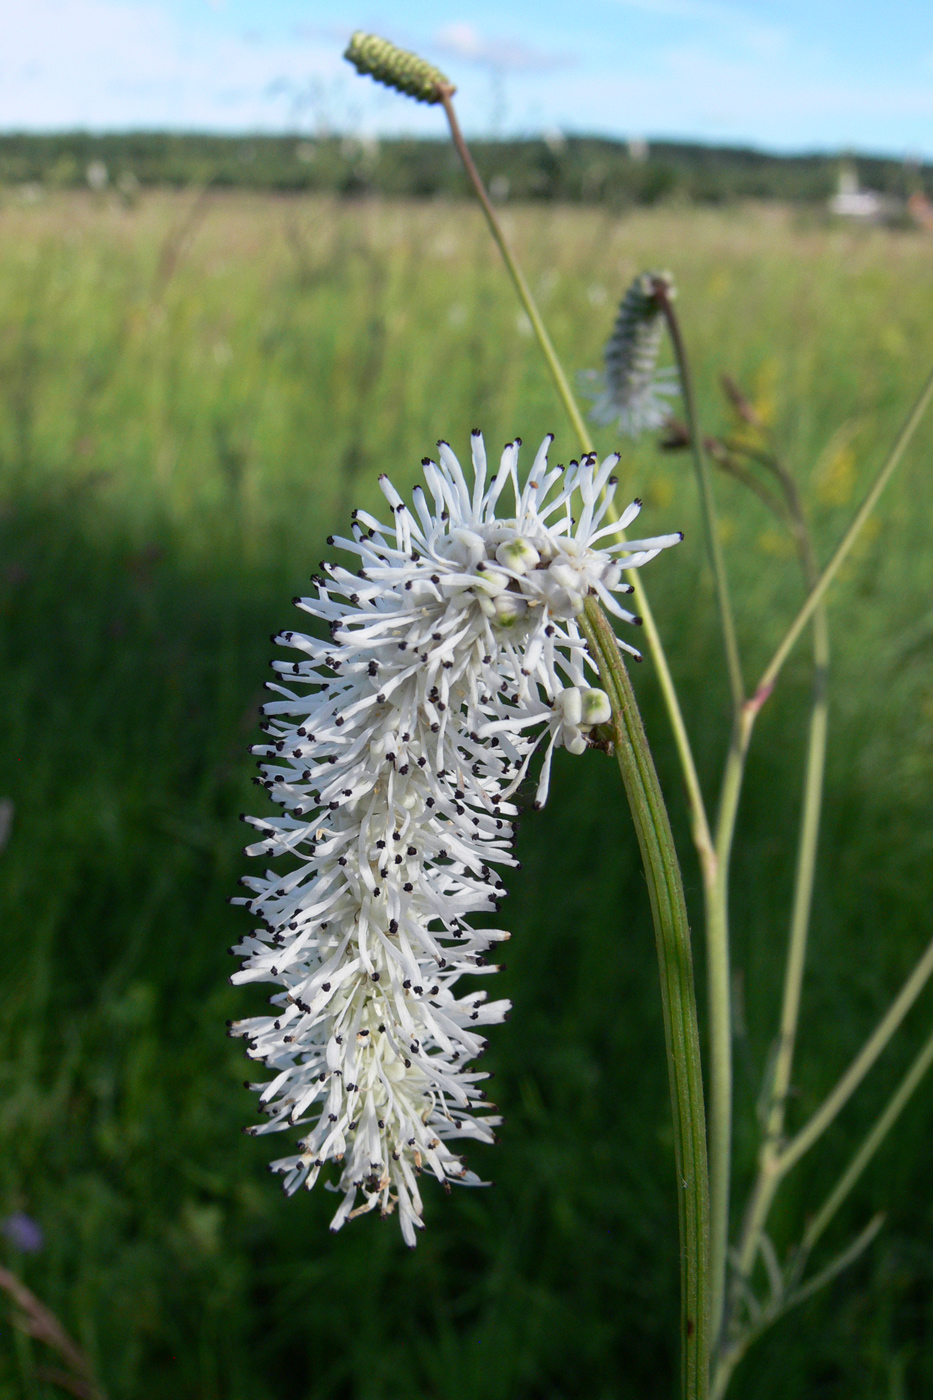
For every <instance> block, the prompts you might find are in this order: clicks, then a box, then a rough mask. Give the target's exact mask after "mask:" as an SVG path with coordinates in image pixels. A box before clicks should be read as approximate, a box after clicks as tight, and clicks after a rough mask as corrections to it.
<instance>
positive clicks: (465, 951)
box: [231, 433, 681, 1245]
mask: <svg viewBox="0 0 933 1400" xmlns="http://www.w3.org/2000/svg"><path fill="white" fill-rule="evenodd" d="M551 442H552V438H551V437H547V438H545V440H544V442H543V443H542V445H541V448H540V449H539V451H538V453H537V456H536V457H535V459H534V463H533V465H532V468H531V471H530V473H529V475H528V478H527V480H526V481H525V483H524V485H523V486H522V485H520V483H519V478H518V450H519V446H520V444H519V442H518V441H516V442H513V443H509V445H508V446H507V447H506V448H505V450H504V452H503V453H502V458H501V461H500V464H499V467H498V470H497V471H496V472H495V474H494V476H492V478H491V479H487V469H486V455H485V450H484V447H483V440H482V437H481V436H480V435H479V433H474V434H473V439H472V447H473V454H472V455H473V481H472V484H468V482H467V480H466V477H465V475H464V473H463V470H462V469H461V466H460V463H459V462H458V461H457V459H456V457H455V456H454V454H453V452H452V451H451V449H450V448H449V447H448V445H447V444H446V443H443V442H442V443H440V444H439V454H438V455H439V461H438V462H436V463H435V462H433V461H431V460H430V459H427V458H426V459H425V461H424V463H423V469H424V481H425V487H426V488H427V489H426V490H425V488H424V487H421V486H418V487H416V489H415V492H414V510H410V509H409V508H408V506H407V505H406V504H405V502H404V501H403V500H402V498H401V496H399V494H398V492H397V491H396V490H395V489H394V487H393V486H392V485H391V483H390V482H389V481H388V480H387V478H385V477H382V478H381V486H382V490H383V493H384V495H385V497H386V499H387V501H388V502H389V505H390V507H391V509H392V512H393V515H394V528H393V529H391V530H390V529H386V528H385V527H384V526H383V525H381V524H380V523H379V522H378V521H377V520H375V519H373V518H372V517H371V516H369V515H367V514H366V513H365V512H363V511H356V512H355V513H354V523H353V537H352V539H347V540H344V539H340V540H334V539H331V540H329V541H328V543H330V544H333V545H336V546H338V547H339V548H341V549H343V550H345V551H347V552H348V553H350V554H353V555H356V556H357V558H358V561H359V564H360V568H359V570H358V572H357V573H354V572H351V570H349V569H347V568H344V567H342V566H341V565H338V564H322V566H321V567H322V569H323V576H321V577H316V578H315V580H314V582H315V583H316V585H317V597H316V598H296V599H295V602H296V604H297V606H298V607H299V608H301V609H302V610H303V611H304V612H306V613H308V614H309V615H310V616H311V617H312V618H315V619H317V620H318V621H319V622H323V623H324V624H325V625H326V627H327V628H329V630H330V640H329V641H322V640H320V639H319V638H318V637H316V636H312V635H307V634H305V633H301V632H292V631H289V632H284V633H283V634H281V635H280V636H277V637H275V638H273V641H274V642H275V643H276V644H277V645H280V646H287V647H291V648H292V649H293V650H294V651H295V652H297V654H298V658H299V659H298V660H295V661H281V660H276V661H273V662H272V666H273V668H274V670H276V671H277V672H278V673H279V679H280V681H281V684H271V683H270V685H269V688H270V689H271V690H272V691H274V692H275V695H276V698H275V699H273V700H271V701H270V702H269V703H268V704H266V705H265V706H264V707H263V708H264V713H265V715H266V716H267V719H266V720H265V721H264V723H263V728H264V729H265V730H266V732H267V734H268V742H267V743H265V744H260V745H257V746H256V748H255V749H254V750H253V751H254V753H257V754H259V755H260V756H261V760H262V761H261V762H260V764H259V767H260V770H261V777H260V778H258V779H257V782H259V783H260V784H261V785H262V786H263V787H264V788H265V789H266V790H267V791H268V793H269V795H270V797H271V798H272V800H273V801H274V802H276V803H277V804H278V805H279V806H280V807H282V809H283V811H282V814H281V815H280V816H270V817H244V818H243V820H244V821H246V822H248V823H249V824H250V825H251V826H253V827H254V828H255V829H256V830H257V832H258V833H259V836H260V839H259V840H258V841H257V842H256V843H255V844H254V845H252V846H248V847H247V854H248V855H252V856H259V855H266V856H269V857H277V856H287V857H289V858H290V867H291V868H290V869H289V870H288V871H287V873H284V874H282V873H277V872H276V871H274V870H267V871H266V872H265V874H264V875H262V876H255V877H250V878H245V879H244V880H243V881H242V884H244V885H245V886H246V887H247V889H248V890H249V891H250V893H249V895H247V896H243V897H241V898H239V899H236V900H234V901H233V902H234V903H240V904H245V905H246V906H247V908H248V909H249V910H250V912H251V913H252V914H253V915H254V916H255V917H256V918H257V919H258V921H259V925H260V926H259V927H258V928H256V929H254V930H253V932H252V933H251V934H249V935H248V936H247V937H245V938H244V939H243V940H242V942H241V943H240V944H239V945H237V947H235V948H234V949H233V950H232V951H233V952H235V953H238V954H240V955H241V956H242V957H243V960H244V961H243V967H242V970H241V971H240V972H238V973H236V974H235V975H234V976H233V978H232V979H231V980H232V981H233V982H234V983H237V984H239V983H244V982H271V983H273V984H274V985H276V986H277V987H279V988H280V990H279V991H277V992H276V993H275V994H274V995H273V996H272V998H271V1002H272V1006H273V1008H274V1010H273V1013H272V1014H271V1015H269V1016H257V1017H252V1018H250V1019H248V1020H243V1021H237V1022H234V1023H232V1024H231V1034H232V1035H240V1036H245V1037H246V1038H247V1040H248V1047H247V1053H248V1055H249V1056H250V1057H251V1058H252V1059H255V1060H261V1061H263V1062H264V1063H265V1065H266V1066H267V1067H268V1068H269V1069H270V1070H271V1071H273V1073H274V1078H272V1079H271V1080H269V1081H268V1082H266V1083H260V1084H256V1085H253V1086H251V1087H253V1088H255V1089H256V1090H258V1091H259V1093H260V1103H261V1106H262V1109H263V1112H264V1113H265V1114H266V1115H267V1121H266V1122H264V1123H263V1124H261V1125H260V1126H258V1127H255V1128H251V1129H249V1130H248V1131H250V1132H253V1133H266V1132H275V1131H278V1130H280V1129H285V1128H289V1127H291V1126H293V1125H295V1126H301V1127H302V1129H303V1136H302V1139H301V1140H300V1141H299V1142H298V1144H297V1148H298V1150H297V1152H295V1153H294V1154H293V1155H291V1156H287V1157H283V1158H280V1159H279V1160H278V1161H275V1162H273V1163H272V1164H271V1167H272V1170H273V1171H276V1172H281V1173H282V1174H283V1176H284V1183H283V1184H284V1187H285V1190H286V1191H287V1192H288V1193H289V1194H291V1192H293V1191H295V1190H296V1189H297V1188H298V1187H299V1186H302V1185H304V1186H307V1187H311V1186H312V1185H313V1184H314V1182H315V1181H316V1180H317V1177H318V1175H319V1173H320V1171H321V1169H322V1167H323V1166H324V1165H325V1163H326V1162H328V1161H333V1162H335V1163H337V1164H338V1167H339V1180H338V1181H337V1183H336V1187H335V1188H334V1189H336V1190H338V1191H340V1192H342V1193H343V1200H342V1202H341V1204H340V1207H339V1209H338V1210H337V1213H336V1215H335V1216H334V1219H333V1222H332V1225H331V1228H332V1229H334V1230H337V1229H339V1228H340V1227H341V1225H343V1223H344V1221H345V1220H347V1219H349V1218H351V1217H352V1216H354V1215H358V1214H361V1213H362V1212H364V1211H368V1210H372V1209H373V1208H378V1209H379V1210H380V1212H381V1213H382V1214H383V1215H388V1214H389V1213H391V1212H392V1211H393V1210H394V1209H395V1208H396V1207H397V1208H398V1212H399V1218H400V1223H401V1227H402V1234H403V1236H404V1238H405V1241H406V1243H407V1244H409V1245H414V1243H415V1230H416V1228H419V1227H421V1225H422V1223H423V1222H422V1202H421V1197H420V1194H419V1190H418V1176H419V1175H420V1173H421V1171H422V1169H423V1168H424V1167H425V1166H427V1167H428V1168H429V1169H430V1170H431V1171H432V1172H433V1174H434V1175H435V1176H436V1177H437V1178H438V1180H439V1181H440V1182H441V1183H442V1184H443V1185H444V1186H445V1188H447V1189H449V1182H450V1181H458V1182H465V1183H467V1184H471V1185H480V1184H482V1183H480V1181H479V1178H478V1177H477V1176H476V1175H475V1174H474V1173H473V1172H471V1171H468V1170H467V1169H466V1168H465V1167H464V1165H463V1162H462V1161H461V1159H460V1157H459V1156H456V1155H455V1154H454V1153H453V1152H452V1151H451V1149H450V1147H449V1146H448V1143H449V1142H450V1141H451V1139H454V1138H476V1139H479V1141H481V1142H493V1141H494V1133H493V1131H492V1130H493V1128H494V1127H495V1125H496V1124H498V1123H499V1122H500V1119H499V1118H498V1117H496V1116H495V1114H494V1113H492V1112H490V1110H492V1109H493V1107H494V1106H493V1105H492V1104H489V1103H488V1102H486V1100H485V1094H484V1092H483V1090H482V1088H481V1087H480V1085H481V1081H483V1080H484V1079H485V1078H487V1077H488V1076H486V1075H485V1074H483V1073H482V1072H480V1071H478V1070H475V1069H471V1068H469V1062H470V1061H471V1060H474V1059H476V1058H477V1057H478V1056H479V1055H481V1054H482V1052H483V1049H484V1046H485V1043H486V1042H485V1039H484V1038H483V1036H482V1035H481V1034H480V1033H479V1029H480V1027H482V1026H485V1025H489V1024H492V1023H494V1022H497V1021H502V1020H504V1019H505V1017H506V1016H507V1014H508V1010H509V1003H508V1002H507V1001H501V1000H500V1001H488V1000H487V999H486V993H485V991H482V990H471V991H467V992H465V993H460V994H458V991H457V990H456V984H457V983H458V981H459V979H460V978H461V977H462V976H464V975H468V976H470V977H474V976H481V975H488V974H489V973H491V972H495V971H496V968H495V967H493V966H489V965H488V964H487V963H486V961H485V954H486V953H487V952H488V950H489V949H490V947H491V946H492V945H493V944H496V943H499V942H501V941H503V940H505V939H507V938H508V936H509V935H508V933H507V932H506V931H505V930H503V929H496V928H492V929H490V928H481V929H477V928H474V927H473V926H472V924H471V922H470V919H471V916H472V915H473V914H477V913H486V912H488V911H490V910H496V909H498V906H499V900H500V899H501V897H502V894H503V892H504V885H503V883H502V881H501V879H500V878H499V876H498V875H497V874H495V873H494V871H493V867H494V866H508V865H514V864H516V862H515V859H514V857H513V855H512V853H511V848H512V836H513V830H514V825H515V818H516V815H517V808H516V806H515V804H514V802H513V801H512V798H513V796H514V794H515V791H516V789H517V788H518V786H519V784H520V783H521V781H522V780H523V778H524V777H525V775H526V772H527V769H528V764H529V761H530V759H531V756H532V753H533V752H534V750H535V748H536V746H537V744H538V742H539V740H540V738H541V737H542V735H543V734H544V733H549V736H550V738H549V742H548V745H547V750H546V755H545V759H544V763H543V765H542V772H541V776H540V779H539V783H538V789H537V802H538V805H540V803H542V802H543V801H544V800H545V798H546V796H547V789H548V777H549V772H550V766H551V757H552V754H553V751H554V748H555V747H556V746H558V745H563V746H564V747H565V748H567V749H568V750H569V751H570V752H571V753H582V752H583V751H584V749H585V748H586V747H587V744H588V739H589V734H590V731H591V730H592V728H593V727H594V726H596V725H599V724H603V723H605V721H606V720H608V719H609V717H610V708H609V701H608V698H607V697H606V695H605V694H604V693H603V692H602V691H601V690H598V689H595V688H594V687H593V686H592V685H590V683H589V677H590V675H592V674H593V673H594V672H595V667H594V666H593V663H592V662H591V661H590V658H589V656H588V655H587V652H586V647H585V643H584V641H583V639H582V637H581V635H580V632H579V630H578V628H577V624H576V621H575V619H576V617H577V615H578V614H579V612H580V611H581V609H582V607H583V603H584V600H585V598H586V597H587V595H588V594H590V593H595V594H597V595H598V596H599V598H600V600H601V602H602V603H603V605H604V606H605V607H606V608H608V609H609V611H611V612H612V613H614V614H615V616H617V617H620V618H622V619H624V620H626V621H628V622H637V621H638V619H637V618H635V617H634V616H633V615H632V614H631V613H629V612H626V611H625V609H624V608H622V607H620V606H619V604H618V603H617V602H616V600H615V597H614V596H613V595H614V594H615V593H618V592H628V591H630V589H629V587H628V585H625V584H623V583H622V581H621V578H622V570H623V568H630V567H637V566H638V565H641V564H644V563H647V561H648V560H649V559H652V558H653V557H654V556H655V554H657V553H658V551H659V550H661V549H665V548H666V547H667V546H669V545H672V544H675V543H676V542H677V541H678V540H679V539H680V538H681V536H680V535H679V534H671V535H663V536H660V537H658V538H656V539H648V540H636V541H622V540H620V539H618V535H619V533H620V532H621V531H622V530H624V529H625V528H626V527H627V526H628V525H630V524H631V522H632V521H633V520H634V519H635V517H636V516H637V514H638V512H639V509H640V502H638V501H636V502H634V503H633V504H632V505H631V506H629V507H628V509H627V510H625V511H624V512H623V513H622V515H621V517H620V519H619V521H618V523H617V524H604V521H605V518H606V513H607V510H608V507H609V502H610V501H611V499H612V496H613V492H614V488H615V478H614V477H613V476H612V471H613V468H614V467H615V465H616V463H617V461H618V458H617V457H616V456H612V457H608V458H607V459H606V460H605V461H604V462H602V463H601V464H600V463H598V462H597V460H596V458H595V456H588V457H585V458H584V459H583V460H582V462H579V463H578V462H572V463H571V465H570V468H569V469H568V470H567V471H564V469H563V468H561V467H558V468H556V469H551V468H549V466H548V461H547V454H548V449H549V447H550V445H551ZM507 489H508V490H509V491H510V493H511V494H512V495H513V496H514V504H513V505H512V506H511V508H510V512H509V514H508V515H507V516H506V517H505V518H500V517H499V516H498V515H497V513H496V512H497V508H499V507H500V504H501V500H502V497H503V494H504V492H506V490H507ZM574 499H576V500H577V501H578V502H579V503H580V512H579V519H578V520H576V521H574V519H573V517H572V515H571V506H572V502H573V500H574ZM614 537H615V538H614ZM621 645H623V646H624V647H625V649H626V650H627V651H629V652H630V653H632V654H633V655H635V656H637V655H638V653H637V652H635V651H634V649H633V648H632V647H630V646H628V645H627V644H626V643H624V642H623V643H621ZM328 1184H329V1185H330V1183H328ZM360 1197H362V1200H361V1203H360V1204H357V1201H358V1200H359V1198H360Z"/></svg>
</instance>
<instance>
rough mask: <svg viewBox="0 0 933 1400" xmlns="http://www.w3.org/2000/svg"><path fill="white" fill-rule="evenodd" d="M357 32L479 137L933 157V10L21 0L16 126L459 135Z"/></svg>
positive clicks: (749, 3) (6, 9)
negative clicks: (351, 52) (408, 60)
mask: <svg viewBox="0 0 933 1400" xmlns="http://www.w3.org/2000/svg"><path fill="white" fill-rule="evenodd" d="M356 28H361V29H368V30H370V31H372V32H375V33H379V34H384V35H385V36H386V37H389V38H392V39H394V40H395V42H397V43H400V44H402V45H404V46H406V47H410V48H414V49H416V50H417V51H418V52H420V53H422V54H424V55H425V56H426V57H429V58H431V59H432V60H433V61H434V62H436V63H438V64H439V66H441V67H442V68H444V70H445V71H446V72H447V73H448V74H449V76H450V77H451V78H452V79H453V81H454V82H456V83H457V85H458V87H459V95H458V106H459V110H460V114H461V119H462V121H463V124H464V126H465V127H466V128H467V130H468V131H469V132H471V133H472V134H474V135H508V134H513V133H516V134H528V133H541V132H555V131H565V132H587V133H598V134H606V135H613V136H623V137H625V136H656V137H661V136H663V137H673V138H677V137H680V138H686V139H693V140H708V141H723V142H729V143H747V144H752V145H756V146H761V147H764V148H766V149H770V150H777V151H795V150H797V151H799V150H830V151H834V150H840V149H847V148H849V149H858V150H864V151H878V152H884V153H890V154H893V155H907V156H923V157H927V158H930V159H933V0H892V3H888V4H882V3H880V0H785V2H784V3H779V2H778V0H758V3H755V0H574V3H568V2H567V0H499V3H493V2H492V0H470V3H469V5H466V4H464V3H463V0H434V3H432V4H430V5H427V4H424V5H420V4H416V3H412V0H353V3H350V0H300V2H299V0H27V3H14V0H3V2H2V3H0V129H2V130H11V129H19V130H24V129H25V130H50V129H62V128H66V129H67V128H74V127H82V128H89V129H91V130H106V129H125V128H130V127H132V128H164V127H171V128H177V129H185V128H197V129H200V130H213V131H257V130H258V131H282V130H298V129H300V130H302V131H306V132H308V133H313V132H317V131H321V130H322V129H330V130H341V131H345V130H350V131H353V132H356V133H359V134H377V135H381V134H395V133H400V132H415V133H425V134H427V133H433V134H436V135H442V134H443V121H442V118H441V117H439V115H438V113H437V112H436V111H434V110H432V109H429V108H424V107H419V106H418V105H416V104H415V103H412V102H410V101H408V100H406V99H405V98H402V97H399V96H397V95H395V94H394V93H390V92H387V91H385V90H384V89H380V88H378V87H377V86H376V85H375V84H374V83H372V82H371V81H370V80H368V79H365V80H364V79H362V78H358V77H357V76H356V75H355V74H354V72H353V70H352V69H350V68H349V66H348V65H347V64H346V63H344V62H343V60H342V58H341V53H342V50H343V48H344V46H345V44H346V40H347V38H348V36H349V34H350V32H351V31H352V30H353V29H356Z"/></svg>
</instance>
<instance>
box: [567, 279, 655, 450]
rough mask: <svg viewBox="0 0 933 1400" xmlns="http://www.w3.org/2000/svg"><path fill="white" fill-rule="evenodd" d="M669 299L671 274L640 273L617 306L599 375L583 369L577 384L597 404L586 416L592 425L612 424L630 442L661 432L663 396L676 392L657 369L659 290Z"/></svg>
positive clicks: (593, 371)
mask: <svg viewBox="0 0 933 1400" xmlns="http://www.w3.org/2000/svg"><path fill="white" fill-rule="evenodd" d="M659 285H660V286H663V288H664V292H665V294H666V295H667V296H668V297H669V298H671V300H673V298H674V296H675V295H676V293H675V291H674V284H673V282H672V281H671V278H670V274H669V273H666V272H643V273H641V274H640V275H639V276H638V277H636V278H635V280H634V282H633V283H632V284H631V286H630V287H629V289H628V291H627V292H626V293H625V296H624V297H623V298H622V301H621V303H620V305H619V313H618V315H617V317H616V322H615V325H614V326H613V328H612V335H611V336H610V337H609V340H608V342H607V344H606V351H605V358H606V368H605V370H604V372H603V373H602V374H597V373H596V371H595V370H585V371H584V372H583V373H582V375H581V382H582V384H583V387H584V389H585V391H586V392H587V393H588V394H589V396H590V398H592V399H594V400H595V402H594V404H593V407H592V409H591V411H590V417H591V418H592V419H593V421H594V422H596V423H602V424H608V423H616V424H617V426H618V427H619V428H620V429H621V430H622V432H624V433H628V435H629V436H630V437H638V436H639V435H640V434H641V433H643V432H647V431H650V430H651V429H653V428H660V427H663V425H664V424H665V423H666V422H667V420H668V418H669V417H670V407H669V405H668V404H666V403H665V402H664V399H665V397H666V396H668V395H671V394H676V393H677V383H676V381H675V380H674V377H673V375H674V372H673V371H672V370H659V369H658V368H657V363H658V352H659V351H660V348H661V338H662V336H663V334H664V316H663V313H662V311H661V308H660V306H659V305H658V293H657V288H658V286H659Z"/></svg>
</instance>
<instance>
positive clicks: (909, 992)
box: [776, 939, 933, 1176]
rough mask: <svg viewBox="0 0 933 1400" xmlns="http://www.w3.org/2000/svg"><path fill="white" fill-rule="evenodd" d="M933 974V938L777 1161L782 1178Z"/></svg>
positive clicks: (830, 1117)
mask: <svg viewBox="0 0 933 1400" xmlns="http://www.w3.org/2000/svg"><path fill="white" fill-rule="evenodd" d="M931 974H933V939H931V941H930V943H929V944H928V945H927V948H926V951H925V952H924V954H923V956H922V958H921V959H920V961H919V962H918V963H917V965H916V967H915V968H914V970H913V972H912V973H911V974H910V976H909V977H908V978H907V981H906V982H905V983H904V985H903V987H902V988H901V990H900V991H899V992H898V994H897V996H896V997H895V998H894V1001H893V1002H892V1003H891V1005H890V1006H889V1007H888V1010H887V1011H886V1012H885V1014H884V1016H882V1018H881V1020H880V1021H879V1022H878V1025H877V1026H876V1027H875V1030H874V1031H873V1033H872V1034H871V1035H870V1036H869V1038H868V1040H866V1042H865V1044H864V1045H863V1046H862V1048H861V1050H860V1051H859V1053H858V1054H857V1055H856V1057H855V1059H854V1060H853V1061H852V1063H851V1065H850V1066H849V1068H848V1069H847V1070H846V1072H845V1074H844V1075H843V1076H842V1078H841V1079H840V1080H839V1081H838V1083H837V1084H836V1087H835V1088H834V1089H833V1090H832V1092H831V1093H830V1094H828V1095H827V1097H826V1098H825V1099H824V1100H823V1102H822V1104H821V1105H820V1107H819V1108H818V1109H817V1110H816V1112H815V1113H814V1114H813V1116H812V1117H811V1118H810V1120H809V1122H807V1123H806V1124H805V1125H804V1127H802V1128H801V1129H800V1132H799V1133H797V1134H796V1135H795V1136H794V1137H793V1138H792V1139H791V1141H790V1142H789V1143H788V1144H787V1146H786V1147H785V1148H784V1149H783V1151H781V1152H780V1154H779V1155H778V1157H777V1159H776V1166H777V1168H778V1170H779V1171H780V1174H781V1175H782V1176H784V1175H786V1173H787V1172H789V1171H790V1169H791V1167H792V1166H794V1165H795V1163H797V1162H799V1161H800V1158H801V1157H802V1156H803V1155H804V1153H805V1152H807V1151H808V1150H809V1149H810V1148H811V1147H812V1146H813V1144H814V1143H815V1142H816V1140H817V1138H819V1137H821V1136H822V1134H823V1133H824V1132H825V1131H826V1129H827V1128H828V1127H829V1125H830V1123H831V1122H832V1121H833V1119H834V1118H835V1117H836V1115H837V1113H839V1111H840V1109H842V1108H843V1107H844V1106H845V1105H846V1104H847V1103H848V1101H849V1099H850V1098H851V1097H852V1095H853V1094H854V1093H855V1090H856V1089H857V1088H858V1086H859V1085H860V1084H861V1082H862V1080H863V1079H864V1078H865V1076H866V1074H867V1073H868V1071H869V1070H870V1069H871V1067H872V1065H873V1064H874V1063H875V1061H876V1060H877V1058H878V1056H879V1055H880V1054H881V1052H882V1050H883V1049H884V1048H885V1046H886V1045H887V1043H888V1041H889V1040H890V1039H891V1037H892V1036H893V1035H894V1032H895V1031H896V1030H897V1029H898V1027H899V1026H900V1024H901V1022H902V1021H903V1020H904V1017H905V1016H906V1015H907V1013H908V1011H909V1010H910V1008H911V1007H912V1006H913V1004H914V1002H915V1001H916V1000H917V997H918V996H919V995H920V993H921V992H922V991H923V988H924V987H925V986H926V984H927V982H928V981H929V979H930V976H931Z"/></svg>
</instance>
